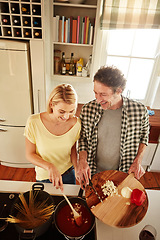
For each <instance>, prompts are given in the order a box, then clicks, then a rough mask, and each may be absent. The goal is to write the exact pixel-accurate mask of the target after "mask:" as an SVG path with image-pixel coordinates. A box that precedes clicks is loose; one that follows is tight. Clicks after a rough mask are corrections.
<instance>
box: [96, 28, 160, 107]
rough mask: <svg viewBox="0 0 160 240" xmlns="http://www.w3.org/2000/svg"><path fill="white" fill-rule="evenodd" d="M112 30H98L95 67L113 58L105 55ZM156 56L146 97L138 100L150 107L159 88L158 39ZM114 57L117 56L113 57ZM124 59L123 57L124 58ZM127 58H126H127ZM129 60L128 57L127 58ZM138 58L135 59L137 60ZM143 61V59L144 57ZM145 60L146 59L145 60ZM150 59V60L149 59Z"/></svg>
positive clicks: (159, 48)
mask: <svg viewBox="0 0 160 240" xmlns="http://www.w3.org/2000/svg"><path fill="white" fill-rule="evenodd" d="M110 31H112V30H108V31H107V30H100V31H99V34H98V39H97V40H98V43H97V50H98V51H99V54H98V55H99V56H100V57H99V58H98V59H99V60H96V64H97V66H98V65H99V66H105V65H106V62H107V56H113V55H109V54H108V53H107V45H108V39H109V32H110ZM157 53H158V54H157V56H156V58H153V59H154V61H155V62H154V66H153V70H152V73H151V77H150V80H149V84H148V88H147V91H146V96H145V98H144V99H143V100H139V101H140V102H142V103H143V104H145V105H146V106H150V107H152V105H153V103H154V100H155V97H156V92H157V89H158V86H159V82H160V67H159V66H160V39H159V43H158V46H157ZM114 56H115V57H116V56H118V57H119V55H114ZM124 57H125V56H124ZM127 57H128V56H127ZM129 58H130V57H129ZM138 58H139V57H137V59H138ZM144 59H145V57H144ZM146 59H147V58H146ZM149 59H151V58H149Z"/></svg>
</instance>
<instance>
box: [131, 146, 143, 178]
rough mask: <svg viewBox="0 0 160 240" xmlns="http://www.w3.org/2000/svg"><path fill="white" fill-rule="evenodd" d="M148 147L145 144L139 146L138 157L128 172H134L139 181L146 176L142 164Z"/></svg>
mask: <svg viewBox="0 0 160 240" xmlns="http://www.w3.org/2000/svg"><path fill="white" fill-rule="evenodd" d="M146 147H147V146H146V145H145V144H144V143H140V144H139V148H138V152H137V155H136V157H135V159H134V161H133V163H132V165H131V166H130V168H129V171H128V173H129V174H130V173H132V172H133V173H134V175H135V177H136V178H137V179H140V178H141V177H142V176H143V175H144V174H145V171H144V169H143V167H142V165H141V164H142V159H143V156H144V152H145V149H146Z"/></svg>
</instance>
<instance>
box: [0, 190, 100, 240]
mask: <svg viewBox="0 0 160 240" xmlns="http://www.w3.org/2000/svg"><path fill="white" fill-rule="evenodd" d="M17 197H18V193H14V194H12V193H0V217H2V216H3V217H8V215H9V214H10V211H11V207H12V205H13V203H14V201H15V199H16V198H17ZM52 197H53V199H54V203H55V205H57V204H58V203H59V202H61V201H62V200H63V199H64V198H63V196H55V195H54V196H53V195H52ZM0 239H1V240H10V239H12V240H19V233H18V232H17V230H16V228H15V226H14V224H13V223H8V225H7V226H6V228H5V229H4V230H3V227H2V225H1V224H0ZM44 239H45V240H53V239H57V240H64V239H65V240H66V238H65V236H63V235H62V234H61V233H60V232H59V231H58V230H57V228H56V227H55V225H54V223H52V225H51V227H50V228H49V229H48V230H47V231H46V232H45V233H44V234H43V235H41V236H39V237H37V238H36V239H35V240H44ZM83 240H96V231H95V227H94V228H93V229H92V231H91V232H90V233H88V234H87V235H86V236H85V237H84V238H83Z"/></svg>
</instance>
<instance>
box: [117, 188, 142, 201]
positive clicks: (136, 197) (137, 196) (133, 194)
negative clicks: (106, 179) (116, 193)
mask: <svg viewBox="0 0 160 240" xmlns="http://www.w3.org/2000/svg"><path fill="white" fill-rule="evenodd" d="M121 195H122V197H124V198H128V199H130V201H131V203H135V204H136V205H137V206H140V205H142V204H143V203H144V201H145V199H146V194H145V192H144V191H142V190H140V189H138V188H135V189H133V190H131V189H130V188H129V187H124V188H122V190H121ZM128 205H129V204H128Z"/></svg>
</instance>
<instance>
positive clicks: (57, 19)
mask: <svg viewBox="0 0 160 240" xmlns="http://www.w3.org/2000/svg"><path fill="white" fill-rule="evenodd" d="M58 35H59V15H56V40H55V41H56V42H58Z"/></svg>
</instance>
